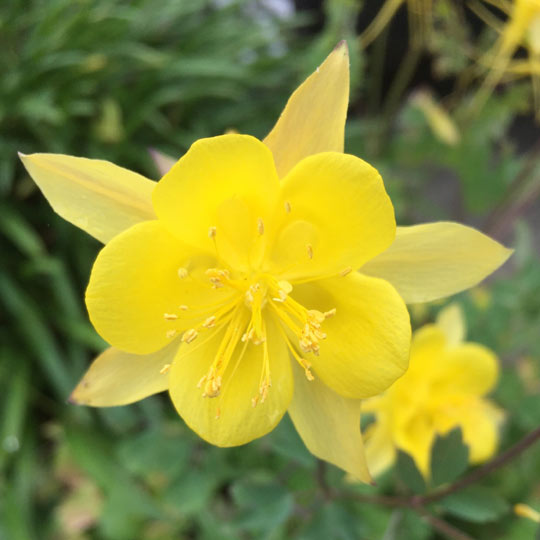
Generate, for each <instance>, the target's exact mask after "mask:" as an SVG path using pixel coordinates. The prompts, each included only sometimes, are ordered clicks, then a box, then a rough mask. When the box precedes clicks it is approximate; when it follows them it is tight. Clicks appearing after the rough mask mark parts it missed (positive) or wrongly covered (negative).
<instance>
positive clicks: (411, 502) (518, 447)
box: [333, 426, 540, 510]
mask: <svg viewBox="0 0 540 540" xmlns="http://www.w3.org/2000/svg"><path fill="white" fill-rule="evenodd" d="M538 439H540V426H539V427H537V428H536V429H535V430H533V431H531V432H530V433H528V434H527V435H525V437H523V438H522V439H521V440H520V441H518V442H517V443H516V444H514V446H511V447H510V448H509V449H508V450H506V452H503V453H502V454H499V455H498V456H496V457H495V458H494V459H492V460H491V461H489V462H488V463H486V464H485V465H483V466H482V467H479V468H478V469H476V470H474V471H473V472H472V473H470V474H469V475H467V476H465V477H463V478H462V479H461V480H457V481H456V482H454V483H453V484H450V485H449V486H447V487H446V488H443V489H439V490H437V491H434V492H433V493H428V494H427V495H413V496H394V495H367V494H364V493H351V492H347V493H334V494H333V497H340V496H345V497H348V498H350V499H354V500H356V501H360V502H365V503H371V504H380V505H383V506H391V507H406V508H413V509H421V510H422V509H423V507H424V506H425V505H426V504H429V503H432V502H435V501H438V500H440V499H443V498H444V497H447V496H448V495H451V494H453V493H456V492H457V491H460V490H462V489H464V488H466V487H468V486H470V485H471V484H474V483H475V482H478V480H481V479H482V478H484V476H487V475H488V474H490V473H492V472H493V471H495V470H497V469H500V468H501V467H504V465H506V464H507V463H509V462H510V461H512V460H513V459H514V458H516V457H517V456H519V455H520V454H522V453H523V452H524V451H525V450H527V448H529V446H532V445H533V444H534V443H535V442H536V441H537V440H538Z"/></svg>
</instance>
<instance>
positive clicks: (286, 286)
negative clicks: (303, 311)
mask: <svg viewBox="0 0 540 540" xmlns="http://www.w3.org/2000/svg"><path fill="white" fill-rule="evenodd" d="M277 285H278V287H279V290H280V291H283V292H284V293H285V294H289V293H290V292H291V291H292V285H291V284H290V283H289V282H288V281H285V280H282V281H278V283H277Z"/></svg>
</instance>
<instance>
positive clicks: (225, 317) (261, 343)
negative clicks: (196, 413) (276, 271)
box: [164, 268, 336, 407]
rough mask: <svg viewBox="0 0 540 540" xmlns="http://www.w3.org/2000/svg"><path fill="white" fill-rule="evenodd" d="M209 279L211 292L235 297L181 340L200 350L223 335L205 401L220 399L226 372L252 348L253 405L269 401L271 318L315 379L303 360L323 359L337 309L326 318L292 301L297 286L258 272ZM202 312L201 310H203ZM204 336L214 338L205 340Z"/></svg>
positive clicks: (204, 383) (210, 274)
mask: <svg viewBox="0 0 540 540" xmlns="http://www.w3.org/2000/svg"><path fill="white" fill-rule="evenodd" d="M187 275H188V274H187V271H186V270H185V269H183V268H181V269H179V271H178V276H179V278H180V279H185V278H186V277H187ZM204 275H205V279H208V281H209V282H210V284H211V286H212V288H214V289H222V288H229V289H231V292H232V293H233V294H232V295H231V296H228V300H227V301H226V302H224V303H223V302H222V303H220V304H218V305H217V306H216V307H217V309H216V311H215V312H214V313H213V314H212V315H210V316H209V317H206V318H205V319H204V320H203V321H202V322H201V323H200V324H199V325H197V326H195V327H193V328H190V329H189V330H186V331H185V332H184V333H183V335H182V338H181V340H182V342H183V343H184V344H186V345H190V346H197V343H195V344H193V345H191V344H192V343H193V342H194V341H195V340H196V339H197V338H199V336H200V335H201V337H200V338H199V340H198V342H199V341H200V344H201V345H202V344H203V343H206V342H207V340H209V339H211V338H212V337H214V336H215V335H216V334H217V333H218V332H222V333H223V335H222V338H221V342H220V345H219V347H218V350H217V353H216V355H215V357H214V360H213V362H212V364H211V366H210V369H209V370H208V372H207V373H206V374H205V375H204V376H203V377H202V378H201V379H200V381H199V383H198V385H197V386H198V388H201V390H202V396H203V397H209V398H212V397H217V396H219V394H220V392H221V390H222V386H223V378H224V374H225V371H226V369H227V367H228V366H229V365H230V363H231V361H233V360H234V361H235V362H236V363H239V362H241V360H242V358H243V356H244V355H245V351H246V349H247V347H248V346H255V347H261V354H262V368H261V376H260V381H259V389H258V394H257V395H255V396H254V397H253V398H252V405H253V406H254V407H255V406H256V405H257V404H258V403H259V402H260V403H263V402H264V401H265V400H266V398H267V396H268V391H269V389H270V387H271V386H272V379H271V374H270V358H269V354H268V344H267V320H268V317H273V318H274V320H275V321H276V322H277V327H278V328H279V332H280V333H281V335H282V337H283V339H284V340H285V342H286V343H287V346H288V348H289V350H290V352H291V354H292V356H293V358H294V359H295V360H296V361H297V362H298V363H299V365H300V366H301V367H302V369H303V370H304V373H305V375H306V377H307V379H308V380H310V381H311V380H313V375H312V373H311V364H310V362H309V361H308V360H306V359H305V358H304V356H305V355H307V354H309V353H313V354H314V355H318V354H319V349H320V346H319V344H320V341H322V340H323V339H325V338H326V334H325V333H324V332H323V331H322V329H321V326H322V323H323V322H324V321H325V319H327V318H329V317H331V316H333V315H334V314H335V311H336V310H335V309H333V310H330V311H328V312H326V313H323V312H321V311H318V310H314V309H306V308H305V307H304V306H303V305H302V304H300V303H299V302H297V301H296V300H294V299H293V298H291V296H290V293H291V292H292V290H293V286H292V285H291V284H290V283H289V282H288V281H283V280H278V279H276V278H274V277H273V276H271V275H269V274H264V273H255V274H254V275H253V276H250V277H248V276H241V277H240V278H233V277H232V275H231V271H229V270H228V269H225V268H209V269H207V270H206V271H205V273H204ZM205 307H208V306H205ZM180 309H181V310H184V311H187V310H188V309H189V311H192V308H188V307H187V306H180ZM199 309H201V311H202V309H203V307H202V306H201V308H199ZM206 313H208V310H207V311H206ZM164 318H165V319H166V320H170V321H174V320H176V319H178V316H177V315H176V314H173V313H165V314H164ZM205 332H210V333H209V334H208V335H207V336H206V337H203V336H202V334H203V333H205ZM175 334H176V332H174V331H172V332H171V334H170V336H169V337H171V338H172V337H174V336H175ZM295 338H296V339H295ZM294 341H296V344H294Z"/></svg>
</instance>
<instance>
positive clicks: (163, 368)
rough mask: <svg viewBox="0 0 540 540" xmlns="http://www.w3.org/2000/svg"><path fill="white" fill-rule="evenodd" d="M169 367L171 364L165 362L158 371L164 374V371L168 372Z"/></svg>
mask: <svg viewBox="0 0 540 540" xmlns="http://www.w3.org/2000/svg"><path fill="white" fill-rule="evenodd" d="M170 369H171V364H165V365H164V366H163V367H162V368H161V369H160V370H159V372H160V373H161V374H162V375H165V373H169V370H170Z"/></svg>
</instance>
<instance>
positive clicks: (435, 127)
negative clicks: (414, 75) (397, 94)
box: [411, 91, 460, 146]
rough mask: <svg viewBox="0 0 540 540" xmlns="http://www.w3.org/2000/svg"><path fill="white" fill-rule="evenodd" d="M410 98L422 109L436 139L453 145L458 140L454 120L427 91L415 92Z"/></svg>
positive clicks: (458, 136)
mask: <svg viewBox="0 0 540 540" xmlns="http://www.w3.org/2000/svg"><path fill="white" fill-rule="evenodd" d="M411 100H412V103H413V104H414V105H416V106H417V107H418V108H419V109H420V110H421V111H422V113H423V114H424V116H425V118H426V121H427V123H428V125H429V127H430V129H431V131H432V132H433V134H434V135H435V137H437V139H439V140H440V141H441V142H443V143H445V144H447V145H449V146H455V145H456V144H457V143H458V142H459V140H460V135H459V131H458V128H457V126H456V124H455V122H454V121H453V120H452V118H451V116H450V115H449V114H448V112H446V111H445V110H444V109H443V107H441V105H440V104H439V103H437V102H436V101H435V100H434V99H433V96H432V95H431V94H430V93H429V92H428V91H418V92H416V93H415V94H414V95H413V96H412V97H411Z"/></svg>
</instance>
